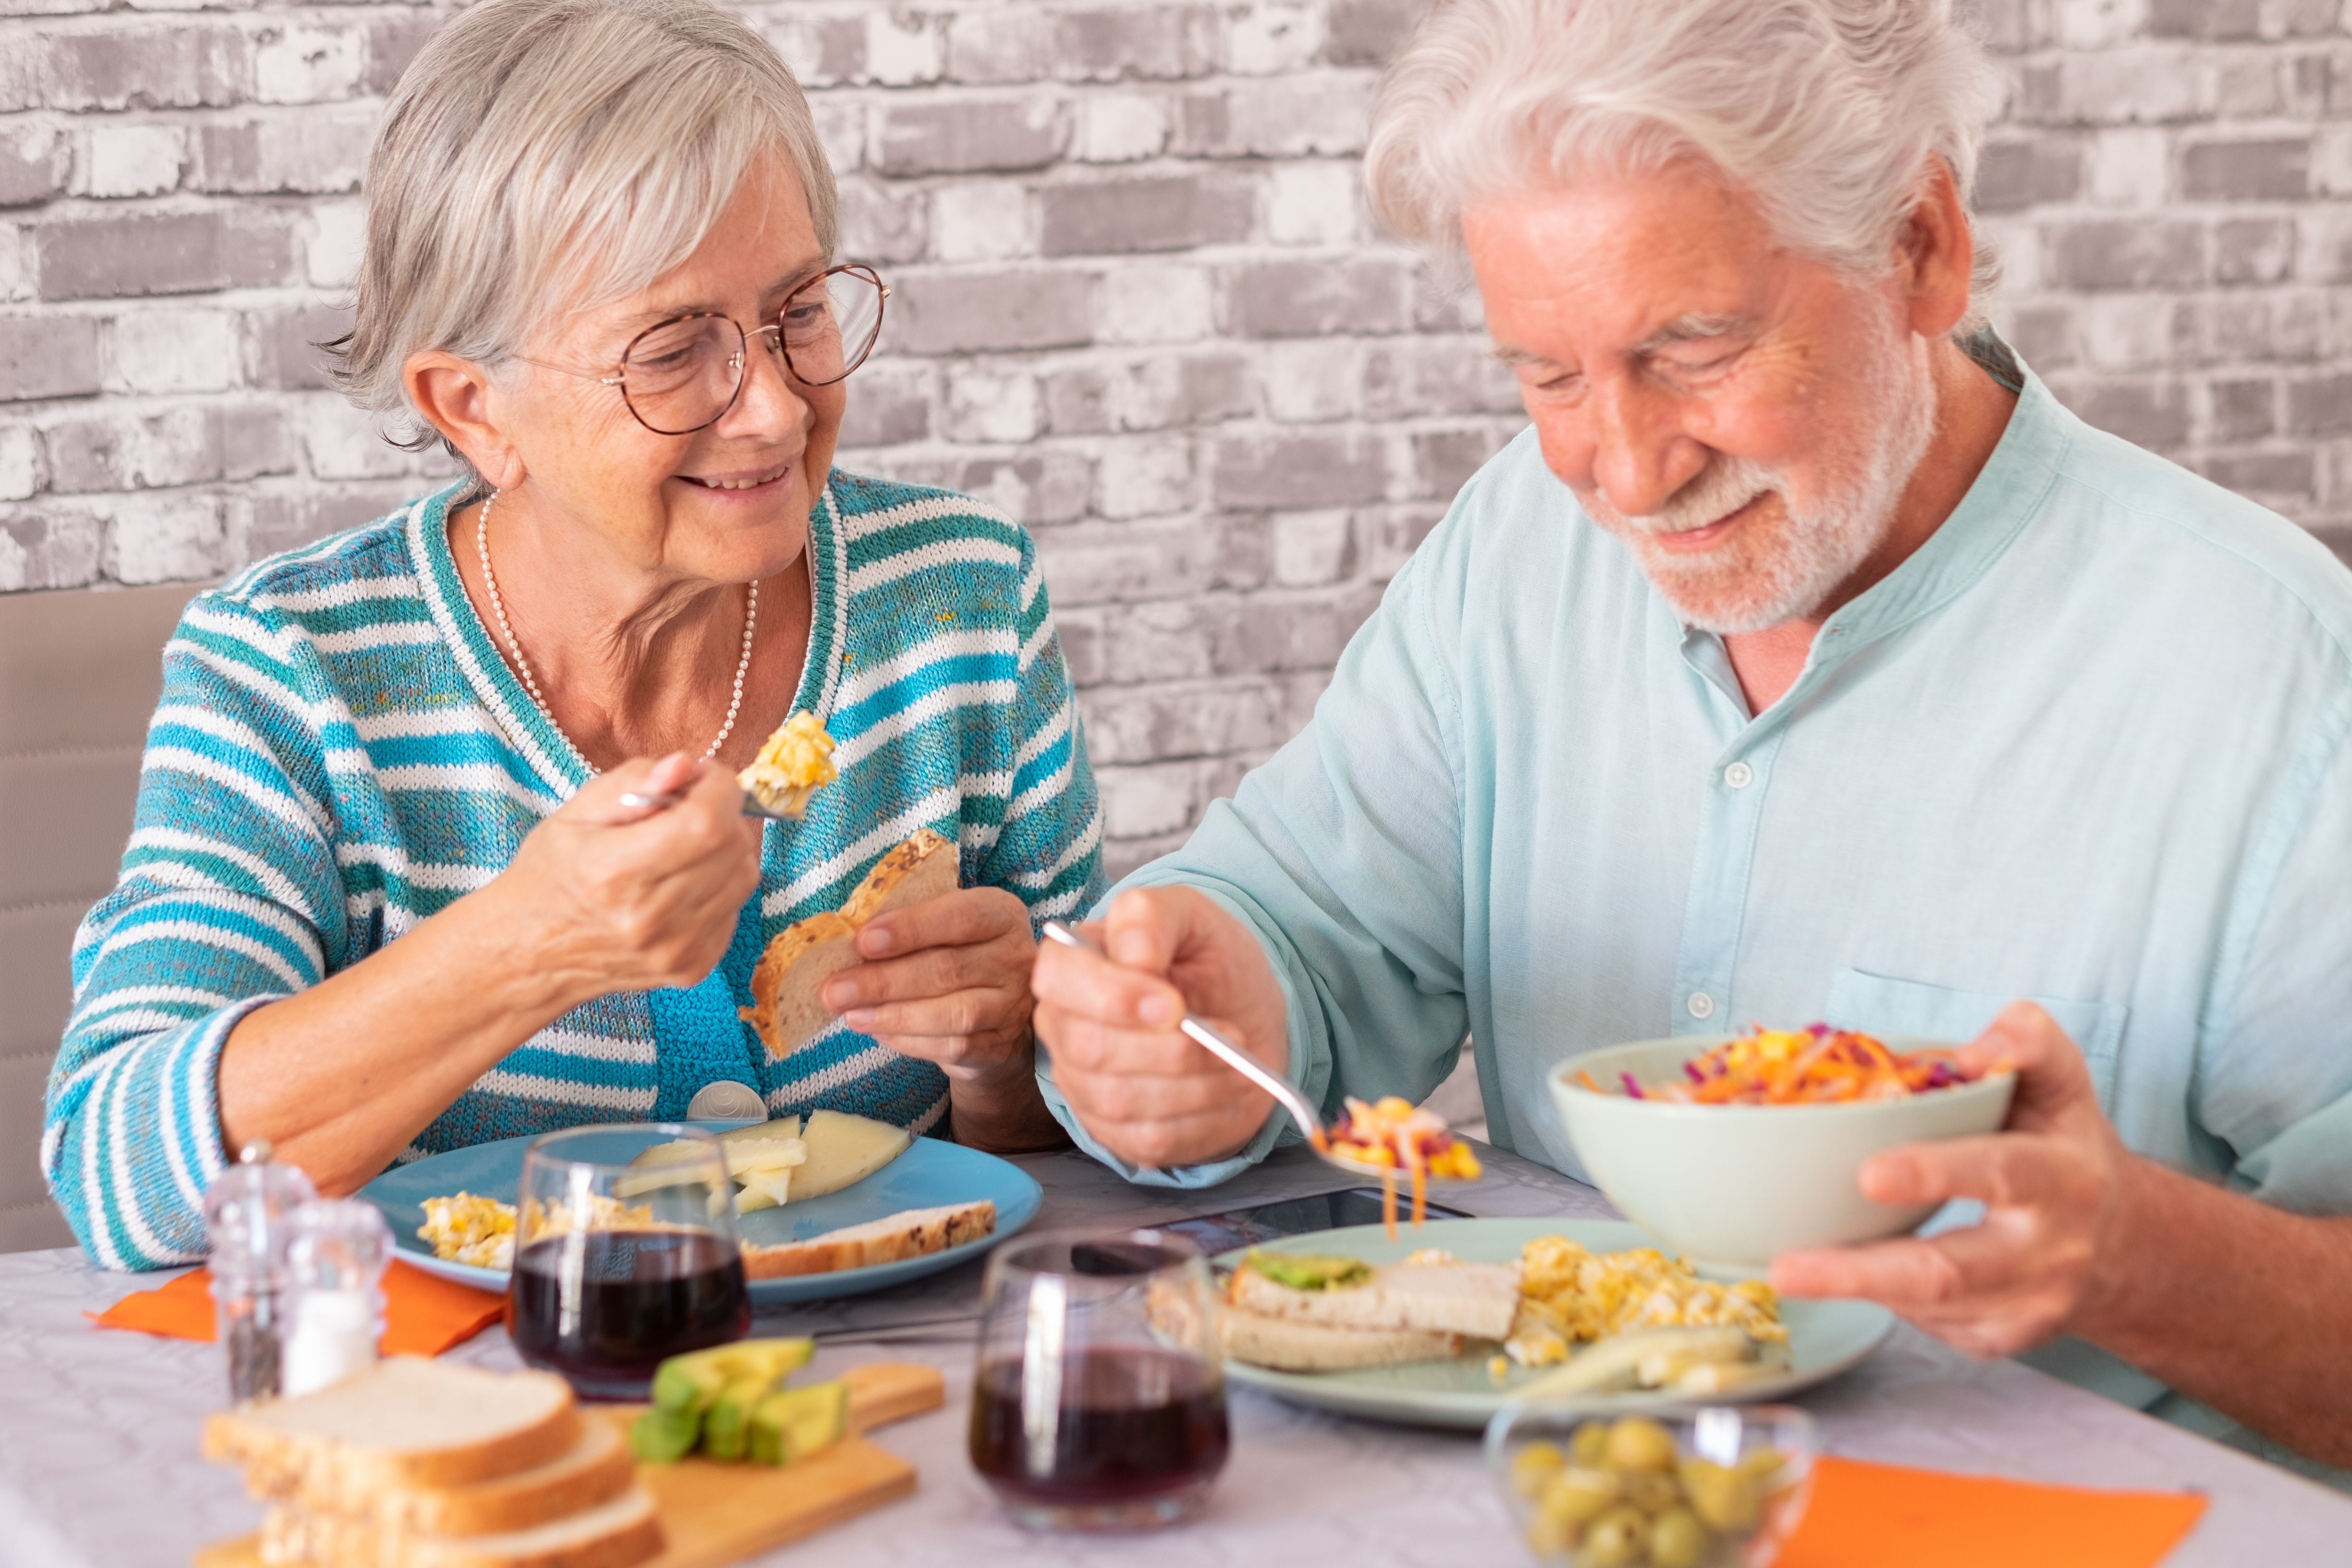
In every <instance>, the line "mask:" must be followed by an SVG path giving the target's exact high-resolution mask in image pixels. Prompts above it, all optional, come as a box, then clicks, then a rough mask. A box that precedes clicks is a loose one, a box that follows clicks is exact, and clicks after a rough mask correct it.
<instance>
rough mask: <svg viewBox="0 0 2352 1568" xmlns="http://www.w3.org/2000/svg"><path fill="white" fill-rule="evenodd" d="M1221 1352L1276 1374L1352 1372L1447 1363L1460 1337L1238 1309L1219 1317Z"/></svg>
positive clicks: (1455, 1352)
mask: <svg viewBox="0 0 2352 1568" xmlns="http://www.w3.org/2000/svg"><path fill="white" fill-rule="evenodd" d="M1217 1324H1218V1329H1219V1331H1220V1333H1221V1335H1222V1337H1223V1341H1224V1347H1225V1354H1226V1355H1227V1356H1228V1357H1229V1358H1231V1359H1232V1360H1234V1361H1238V1362H1246V1363H1249V1364H1250V1365H1252V1366H1263V1367H1271V1368H1272V1369H1274V1370H1275V1371H1276V1372H1355V1371H1359V1370H1360V1369H1362V1368H1365V1367H1376V1366H1404V1365H1408V1364H1410V1363H1413V1362H1418V1361H1446V1360H1449V1359H1451V1358H1452V1357H1454V1356H1456V1355H1459V1354H1460V1353H1461V1352H1462V1336H1461V1335H1460V1334H1450V1333H1445V1332H1442V1331H1437V1330H1432V1329H1338V1328H1331V1327H1328V1326H1327V1325H1325V1324H1322V1323H1308V1322H1301V1321H1298V1320H1297V1319H1294V1318H1269V1317H1265V1316H1263V1315H1261V1314H1259V1313H1256V1312H1252V1311H1246V1310H1242V1309H1240V1308H1236V1307H1227V1308H1226V1309H1225V1310H1223V1312H1221V1313H1220V1314H1218V1319H1217Z"/></svg>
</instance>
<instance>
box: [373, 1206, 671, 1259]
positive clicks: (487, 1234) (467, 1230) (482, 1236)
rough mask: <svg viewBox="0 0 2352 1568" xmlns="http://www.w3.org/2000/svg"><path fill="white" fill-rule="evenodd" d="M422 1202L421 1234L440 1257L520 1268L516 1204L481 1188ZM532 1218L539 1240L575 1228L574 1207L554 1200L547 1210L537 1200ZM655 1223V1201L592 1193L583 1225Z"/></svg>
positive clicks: (622, 1227) (533, 1231)
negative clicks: (516, 1262) (633, 1202)
mask: <svg viewBox="0 0 2352 1568" xmlns="http://www.w3.org/2000/svg"><path fill="white" fill-rule="evenodd" d="M422 1206H423V1207H424V1210H425V1223H424V1224H423V1225H420V1226H417V1227H416V1237H417V1239H418V1240H420V1241H429V1242H431V1243H432V1244H433V1256H434V1257H436V1258H442V1259H444V1260H445V1261H447V1262H451V1263H470V1264H472V1265H473V1266H474V1267H475V1268H513V1267H514V1247H515V1206H514V1205H512V1204H506V1203H500V1202H499V1200H498V1199H496V1198H486V1197H483V1196H481V1195H479V1194H475V1193H458V1194H455V1195H453V1196H450V1197H446V1198H426V1199H425V1202H424V1205H422ZM653 1222H654V1211H653V1206H652V1205H649V1204H640V1205H635V1206H634V1207H633V1206H631V1205H627V1204H625V1203H623V1202H621V1200H620V1199H618V1198H609V1197H604V1196H601V1195H598V1196H592V1197H591V1198H589V1200H588V1213H587V1215H586V1216H585V1221H584V1223H583V1226H582V1228H583V1229H585V1230H634V1229H637V1228H640V1227H643V1226H650V1225H652V1224H653ZM571 1228H572V1214H571V1211H570V1209H569V1208H568V1206H567V1205H563V1204H560V1203H552V1204H549V1205H546V1207H545V1209H544V1210H541V1208H540V1207H539V1205H535V1204H534V1205H532V1209H531V1214H530V1234H531V1238H532V1239H533V1240H536V1239H538V1238H539V1237H543V1236H550V1235H553V1234H554V1233H555V1232H558V1231H564V1230H570V1229H571Z"/></svg>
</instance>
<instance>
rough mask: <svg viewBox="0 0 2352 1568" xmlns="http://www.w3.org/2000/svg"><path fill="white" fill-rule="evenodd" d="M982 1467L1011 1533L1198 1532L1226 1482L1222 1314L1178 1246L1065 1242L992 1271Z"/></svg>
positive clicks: (981, 1393)
mask: <svg viewBox="0 0 2352 1568" xmlns="http://www.w3.org/2000/svg"><path fill="white" fill-rule="evenodd" d="M983 1294H984V1296H985V1300H986V1305H985V1308H984V1309H983V1311H982V1318H981V1327H980V1347H979V1358H978V1363H979V1364H978V1371H977V1373H975V1377H974V1384H973V1392H972V1409H971V1462H972V1468H974V1469H977V1470H978V1471H979V1472H980V1474H981V1476H982V1479H985V1480H986V1481H987V1482H988V1483H989V1485H991V1486H992V1487H993V1488H995V1489H996V1493H997V1496H998V1498H999V1500H1002V1501H1003V1504H1004V1506H1005V1508H1006V1510H1007V1511H1008V1512H1010V1513H1011V1514H1012V1516H1013V1520H1014V1521H1015V1522H1017V1523H1020V1524H1023V1525H1026V1526H1029V1527H1030V1528H1033V1529H1061V1530H1148V1529H1154V1528H1157V1527H1158V1526H1160V1525H1164V1524H1172V1523H1175V1522H1177V1521H1181V1520H1186V1519H1190V1518H1192V1516H1193V1515H1195V1514H1197V1513H1199V1512H1200V1510H1201V1508H1202V1504H1203V1503H1204V1502H1205V1501H1206V1500H1207V1499H1208V1495H1209V1489H1210V1487H1211V1485H1212V1484H1213V1482H1214V1481H1215V1480H1216V1478H1217V1473H1218V1472H1219V1471H1220V1470H1222V1469H1223V1468H1224V1465H1225V1456H1226V1454H1227V1452H1228V1451H1229V1450H1230V1448H1231V1447H1232V1437H1231V1435H1230V1432H1229V1429H1228V1427H1227V1426H1226V1422H1225V1381H1224V1368H1223V1363H1222V1362H1221V1360H1220V1359H1219V1354H1218V1348H1217V1300H1216V1291H1215V1288H1214V1287H1213V1285H1212V1284H1211V1283H1210V1279H1209V1270H1208V1266H1207V1265H1206V1264H1205V1263H1204V1262H1203V1261H1202V1257H1201V1251H1200V1248H1198V1247H1194V1246H1193V1245H1192V1243H1191V1242H1190V1241H1187V1240H1186V1239H1184V1237H1181V1236H1177V1235H1174V1234H1172V1233H1170V1232H1167V1231H1158V1230H1130V1231H1119V1232H1115V1233H1111V1234H1108V1235H1087V1234H1083V1233H1077V1232H1070V1231H1062V1232H1047V1233H1045V1234H1041V1235H1037V1236H1031V1237H1022V1238H1020V1239H1019V1240H1016V1241H1011V1242H1007V1243H1005V1244H1004V1245H1003V1247H998V1248H997V1249H996V1251H995V1253H994V1254H993V1255H992V1257H991V1258H989V1260H988V1275H987V1279H986V1281H985V1284H984V1286H983Z"/></svg>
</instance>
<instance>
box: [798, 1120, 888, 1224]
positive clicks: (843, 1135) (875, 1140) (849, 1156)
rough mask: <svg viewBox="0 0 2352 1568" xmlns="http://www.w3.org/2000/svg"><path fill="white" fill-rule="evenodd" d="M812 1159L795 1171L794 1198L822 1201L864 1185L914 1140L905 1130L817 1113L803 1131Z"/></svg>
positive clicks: (872, 1121)
mask: <svg viewBox="0 0 2352 1568" xmlns="http://www.w3.org/2000/svg"><path fill="white" fill-rule="evenodd" d="M801 1142H802V1143H803V1145H805V1146H806V1147H807V1149H808V1159H807V1160H806V1161H805V1162H804V1163H802V1164H801V1165H799V1166H797V1167H796V1168H794V1170H793V1201H795V1202H798V1201H799V1200H801V1199H803V1198H814V1197H822V1196H824V1194H827V1193H837V1192H839V1191H840V1190H841V1189H842V1188H844V1187H845V1186H847V1185H849V1184H851V1183H852V1182H862V1181H864V1180H865V1179H866V1177H868V1176H870V1175H872V1174H873V1173H875V1172H877V1171H878V1170H880V1169H881V1168H882V1167H883V1166H885V1165H887V1164H888V1163H890V1162H891V1161H893V1160H895V1159H897V1158H898V1156H899V1155H901V1154H903V1153H905V1152H907V1149H908V1145H910V1144H912V1143H913V1142H914V1138H913V1136H912V1135H911V1134H909V1133H908V1131H907V1130H906V1129H905V1128H903V1127H893V1126H891V1125H890V1124H889V1123H888V1122H887V1121H874V1120H873V1119H872V1118H870V1117H865V1116H852V1115H849V1114H848V1113H847V1112H845V1111H840V1110H814V1111H811V1112H810V1113H809V1119H808V1125H807V1126H806V1127H804V1128H803V1129H802V1131H801Z"/></svg>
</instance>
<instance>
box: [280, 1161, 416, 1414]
mask: <svg viewBox="0 0 2352 1568" xmlns="http://www.w3.org/2000/svg"><path fill="white" fill-rule="evenodd" d="M391 1260H392V1227H391V1226H387V1225H385V1224H384V1223H383V1215H382V1214H381V1213H380V1212H378V1210H377V1209H376V1206H375V1205H373V1204H371V1203H366V1202H363V1201H362V1200H360V1199H358V1198H313V1199H311V1200H310V1202H309V1203H306V1204H304V1205H301V1206H300V1207H299V1208H297V1209H296V1210H295V1211H294V1212H293V1213H292V1214H291V1215H289V1216H288V1225H287V1233H286V1284H287V1298H288V1301H287V1310H286V1321H287V1332H286V1338H285V1357H284V1361H283V1363H282V1365H283V1368H284V1376H283V1378H282V1382H283V1384H284V1390H283V1391H284V1393H285V1394H286V1396H287V1397H288V1398H289V1399H291V1398H292V1397H294V1395H296V1394H308V1393H310V1391H311V1390H313V1389H318V1388H324V1387H326V1386H327V1385H328V1384H334V1383H341V1381H342V1380H343V1379H345V1378H347V1377H349V1376H351V1375H352V1373H357V1372H365V1371H366V1370H367V1369H368V1368H369V1367H371V1366H373V1365H374V1364H375V1347H376V1341H377V1340H378V1339H380V1338H382V1337H383V1270H384V1266H385V1265H386V1264H387V1263H389V1262H391Z"/></svg>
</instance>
